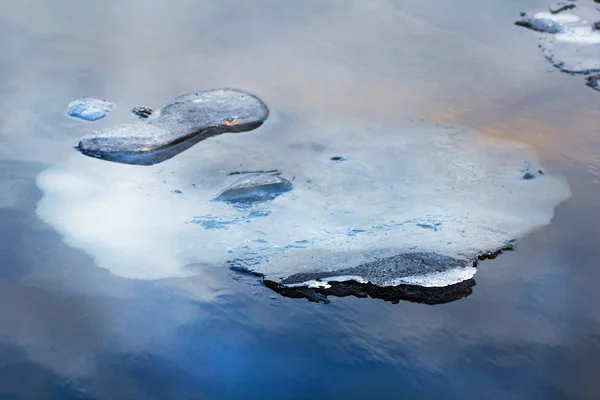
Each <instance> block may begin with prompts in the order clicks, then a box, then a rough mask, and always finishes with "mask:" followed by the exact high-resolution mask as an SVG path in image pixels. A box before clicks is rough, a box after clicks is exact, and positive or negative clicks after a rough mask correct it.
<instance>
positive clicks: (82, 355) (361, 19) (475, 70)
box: [0, 0, 600, 399]
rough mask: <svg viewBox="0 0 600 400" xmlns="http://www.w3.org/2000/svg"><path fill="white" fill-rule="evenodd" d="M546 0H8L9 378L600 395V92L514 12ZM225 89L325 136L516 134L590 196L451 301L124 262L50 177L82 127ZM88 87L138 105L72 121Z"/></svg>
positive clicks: (2, 301) (3, 310)
mask: <svg viewBox="0 0 600 400" xmlns="http://www.w3.org/2000/svg"><path fill="white" fill-rule="evenodd" d="M545 5H546V3H544V2H542V1H539V0H529V1H527V2H526V4H523V2H517V1H504V2H497V1H491V0H484V1H479V2H477V4H474V5H471V6H470V7H466V6H465V5H464V2H461V1H459V0H451V1H447V2H444V4H438V3H437V2H436V3H434V2H431V1H384V0H374V1H359V0H356V1H336V0H330V1H316V0H315V1H311V0H307V1H303V2H295V3H294V4H292V3H291V2H283V1H274V0H273V1H261V2H252V3H250V2H242V1H221V2H209V1H183V0H180V1H170V2H161V1H146V2H141V1H133V0H128V1H121V2H118V3H117V2H111V1H97V2H94V5H93V7H91V6H87V5H86V6H85V7H84V6H82V5H81V4H80V3H78V2H74V1H72V0H62V1H56V2H52V3H50V2H42V1H39V0H38V1H35V0H32V1H23V2H10V3H9V2H4V4H2V5H1V6H0V32H1V33H2V35H0V48H1V49H2V56H1V57H0V72H1V74H0V94H1V95H0V207H1V208H0V221H1V223H0V231H1V232H2V234H1V238H2V240H1V241H0V255H1V258H0V260H1V261H2V262H1V263H0V286H1V288H0V346H1V350H0V397H5V398H18V399H21V398H24V399H44V398H49V399H54V398H56V399H63V398H86V399H88V398H89V399H108V398H124V399H131V398H156V399H159V398H160V399H164V398H174V399H182V398H189V399H204V398H206V399H237V398H252V399H254V398H256V399H283V398H285V399H306V398H340V399H352V398H365V397H373V398H440V397H444V398H457V399H458V398H460V399H464V398H482V397H484V396H485V397H486V398H491V399H507V398H519V399H521V398H523V399H534V398H540V399H542V398H543V399H547V398H553V399H563V398H565V399H566V398H569V399H595V398H597V397H598V394H599V393H600V386H599V383H598V380H597V378H596V375H597V370H598V368H599V365H598V361H597V360H598V359H600V357H599V356H600V342H599V338H600V312H599V311H598V307H597V304H599V301H600V294H598V291H597V289H596V287H597V281H598V279H599V278H600V272H598V269H597V260H598V256H599V255H600V254H599V251H598V247H597V245H596V238H597V237H598V234H599V233H600V232H599V229H600V228H598V224H597V223H596V221H597V220H598V217H599V216H600V215H599V211H600V208H599V207H598V204H597V201H596V199H598V196H599V195H600V191H599V188H598V179H599V177H598V174H599V171H600V163H599V160H598V150H599V149H600V146H599V143H598V139H597V137H598V134H597V128H596V125H597V124H596V122H597V121H598V120H599V117H600V112H599V111H598V108H597V106H596V104H597V101H598V97H597V96H598V94H597V92H595V91H594V90H591V89H589V88H587V87H585V86H584V85H582V84H581V81H580V79H576V78H573V77H571V76H568V75H564V74H561V73H560V72H558V71H555V70H553V68H552V66H551V65H550V64H549V63H547V62H546V60H544V59H543V57H542V56H541V55H540V54H539V52H538V51H537V49H536V46H537V42H536V40H537V39H536V37H535V36H533V35H529V32H526V31H522V30H519V29H518V28H516V27H513V26H512V23H513V22H514V20H515V19H516V18H518V13H519V12H520V11H522V9H523V8H524V7H526V8H527V9H534V10H535V9H542V8H543V7H545ZM214 87H238V88H242V89H245V90H249V91H251V92H254V93H257V94H259V95H260V96H261V98H263V99H264V100H265V101H267V102H268V104H269V106H270V107H271V109H273V110H275V113H274V114H273V117H274V118H277V120H278V121H283V122H285V121H301V122H302V124H303V125H305V126H306V129H307V131H308V130H309V129H310V132H311V135H312V136H315V137H318V136H319V135H322V137H323V140H326V139H327V137H328V132H337V131H340V130H343V129H344V128H345V127H348V129H350V128H351V127H355V126H364V125H367V126H372V127H373V129H372V130H371V132H373V135H377V129H376V128H377V127H380V126H390V125H392V126H402V125H403V124H406V123H424V124H431V125H434V124H441V125H453V126H462V127H464V128H465V129H472V130H474V131H477V132H480V134H482V135H486V137H488V138H493V139H500V140H510V141H515V142H517V143H519V144H520V145H521V146H525V147H526V148H527V149H528V151H531V152H532V153H533V154H536V155H537V157H538V158H539V159H540V162H541V163H543V165H544V166H545V168H546V169H547V170H548V171H551V172H552V173H553V174H557V175H561V176H564V177H565V179H566V180H567V182H568V184H569V187H570V191H571V193H572V195H571V197H570V198H569V199H568V200H567V201H566V202H565V203H563V204H561V205H560V206H558V208H557V209H556V210H555V215H554V218H553V219H552V221H551V223H550V225H548V226H546V227H544V228H540V229H538V230H536V231H535V232H533V233H530V234H529V235H527V236H526V237H525V238H523V239H521V240H520V241H519V242H518V243H517V245H516V247H515V251H512V252H507V253H504V254H502V255H501V256H499V257H498V258H496V259H494V260H487V261H484V262H481V263H480V264H479V268H478V273H477V275H476V277H475V280H476V285H475V286H474V287H473V288H472V294H470V295H468V296H467V297H464V298H462V299H460V300H457V301H454V302H450V303H447V304H443V305H435V306H430V305H425V304H417V303H411V302H400V303H398V304H392V303H390V302H385V301H382V300H374V299H357V298H354V297H346V298H332V300H333V301H332V302H331V303H330V304H327V305H324V304H315V303H309V302H307V301H306V300H297V299H288V298H284V297H281V296H279V295H278V294H277V293H275V292H273V291H271V290H270V289H268V288H266V287H265V286H264V285H263V284H262V282H261V281H260V279H258V278H256V277H252V276H247V275H242V274H239V273H236V272H234V271H231V270H228V269H224V268H217V267H206V266H203V267H202V273H201V274H196V275H195V276H193V277H190V278H187V279H175V278H167V279H162V280H136V279H129V278H125V277H119V276H117V275H115V274H113V273H111V272H110V271H109V270H107V269H105V268H102V267H99V266H98V263H97V262H96V260H94V259H93V258H92V257H90V256H89V255H88V254H86V253H84V252H82V251H80V250H77V249H75V248H72V247H70V246H69V242H68V240H67V241H66V242H65V241H64V240H63V239H64V237H63V236H62V235H61V234H60V233H59V232H57V231H56V230H55V229H54V228H53V227H52V226H50V225H48V224H46V223H45V222H43V221H41V220H40V219H39V218H38V216H37V214H36V208H37V206H38V202H39V201H40V200H41V198H42V193H41V191H40V190H39V188H38V186H37V183H36V179H37V177H38V175H39V174H41V173H43V172H44V171H47V170H49V169H51V168H54V167H56V166H59V165H62V164H64V163H65V161H66V160H69V159H70V157H74V156H80V155H78V154H76V153H74V151H73V150H72V146H73V145H74V144H75V143H76V142H77V140H78V138H79V137H80V136H82V135H83V134H86V133H88V132H89V131H90V129H93V128H96V127H97V128H101V127H107V126H111V125H112V124H119V123H123V122H130V121H131V120H132V117H131V115H130V114H129V110H130V108H131V107H133V106H149V107H159V106H161V105H163V104H165V103H166V102H168V101H170V100H171V99H173V98H174V97H176V96H178V95H181V94H184V93H188V92H192V91H196V90H201V89H206V88H214ZM76 96H94V97H98V98H105V99H107V100H109V101H111V102H114V103H115V104H117V107H116V109H115V110H113V111H112V112H111V113H110V114H109V115H108V116H107V117H106V118H104V119H103V120H101V121H99V122H96V123H95V124H93V125H91V124H85V123H81V122H78V121H73V120H70V119H68V118H66V117H65V116H64V109H65V107H66V105H67V104H68V103H69V101H70V100H71V99H72V98H73V97H76ZM421 120H422V121H421ZM282 126H285V124H283V125H282ZM291 133H293V134H297V133H296V132H293V131H292V132H286V131H285V130H282V131H281V135H282V136H283V135H286V134H291ZM250 134H251V133H250ZM283 137H285V136H283ZM245 140H247V139H245ZM285 150H286V151H290V152H291V151H293V150H294V149H293V148H288V149H285ZM202 154H203V147H202V144H200V145H198V146H196V147H194V148H192V149H190V150H188V151H187V153H186V157H202ZM338 155H339V154H334V153H332V154H331V155H329V154H327V156H328V157H332V156H338ZM182 156H183V154H182ZM80 157H83V156H80ZM340 165H343V163H342V164H340ZM105 166H106V164H102V162H101V161H98V162H97V169H95V171H94V172H95V173H99V174H100V173H101V171H102V168H104V167H105ZM265 168H266V167H265ZM122 171H127V169H125V168H124V169H123V170H122ZM124 173H125V172H124ZM171 189H177V188H175V187H173V188H170V190H171ZM147 217H148V219H149V220H150V219H152V218H153V217H154V215H148V216H147ZM90 229H91V228H90ZM139 229H140V231H141V232H144V226H143V225H141V226H139ZM116 234H118V232H116V231H115V235H116ZM135 267H136V268H138V267H139V265H136V266H135Z"/></svg>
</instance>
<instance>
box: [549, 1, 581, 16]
mask: <svg viewBox="0 0 600 400" xmlns="http://www.w3.org/2000/svg"><path fill="white" fill-rule="evenodd" d="M575 7H577V6H576V5H575V4H572V3H570V4H567V3H556V4H553V5H551V6H548V11H550V13H551V14H558V13H560V12H563V11H567V10H572V9H573V8H575Z"/></svg>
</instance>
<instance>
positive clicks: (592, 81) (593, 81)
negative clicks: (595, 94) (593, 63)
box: [585, 74, 600, 91]
mask: <svg viewBox="0 0 600 400" xmlns="http://www.w3.org/2000/svg"><path fill="white" fill-rule="evenodd" d="M598 81H600V74H596V75H591V76H588V77H587V78H585V84H586V85H587V86H589V87H591V88H592V89H594V90H598V91H600V84H599V83H598Z"/></svg>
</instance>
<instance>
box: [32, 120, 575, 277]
mask: <svg viewBox="0 0 600 400" xmlns="http://www.w3.org/2000/svg"><path fill="white" fill-rule="evenodd" d="M267 125H268V124H267ZM336 156H337V157H343V159H344V161H338V162H334V161H332V160H331V158H332V157H336ZM525 159H527V160H529V162H530V163H531V164H527V163H524V160H525ZM525 165H534V166H535V171H537V169H538V168H539V166H538V165H537V164H536V162H535V160H533V159H532V158H531V157H530V155H529V154H527V153H525V152H524V151H523V149H522V148H521V147H519V146H518V145H515V144H510V143H504V142H498V141H494V140H491V139H488V138H485V137H483V136H481V135H478V134H474V133H468V132H465V131H463V130H460V129H454V128H443V127H437V126H435V127H433V126H432V127H424V126H420V125H408V126H402V127H385V126H375V125H370V126H368V127H359V126H356V125H346V126H344V127H343V128H340V126H339V125H327V124H325V123H323V122H321V123H318V124H316V125H315V127H312V128H310V127H290V126H283V124H282V123H281V124H277V126H275V127H273V128H271V129H269V127H268V126H267V127H264V128H262V129H259V130H257V131H255V132H252V133H241V134H228V135H222V136H220V137H217V138H212V139H209V140H206V141H204V142H202V143H201V144H199V145H196V146H195V147H193V148H192V149H190V150H188V151H186V152H184V153H182V154H180V155H178V156H176V157H174V158H173V159H171V160H169V161H167V162H164V163H162V164H159V165H154V166H149V167H140V166H131V165H123V164H116V163H110V162H105V161H101V160H95V159H93V158H89V157H84V156H82V155H80V154H73V156H71V157H70V158H69V159H67V160H66V161H65V162H63V163H61V164H60V165H56V166H54V167H51V168H49V169H48V170H46V171H44V172H43V173H41V174H40V175H39V177H38V186H39V187H40V189H41V190H42V192H43V197H42V199H41V200H40V202H39V204H38V209H37V212H38V215H39V216H40V217H41V218H42V219H43V220H45V221H47V222H48V223H49V224H51V225H52V226H54V227H55V228H56V229H57V230H58V231H60V232H61V233H62V235H63V236H64V239H65V241H66V242H67V243H68V244H69V245H71V246H73V247H76V248H79V249H82V250H83V251H85V252H87V253H88V254H90V255H91V256H93V257H94V259H95V260H96V263H97V264H98V265H99V266H101V267H104V268H106V269H108V270H110V271H111V272H112V273H114V274H116V275H120V276H124V277H129V278H139V279H159V278H168V277H182V276H189V275H193V274H201V273H202V268H200V267H202V266H204V265H222V264H224V263H228V262H233V263H234V264H235V265H237V266H243V267H246V268H248V269H251V270H254V271H256V272H259V273H262V274H265V276H266V277H267V278H269V279H271V280H275V281H280V280H281V279H285V278H286V277H289V276H290V275H294V274H302V273H306V274H311V273H320V274H321V275H320V276H326V277H329V278H328V279H329V280H331V279H333V278H335V277H336V271H339V270H342V269H344V268H349V267H353V266H357V265H361V264H364V263H369V262H373V261H375V260H377V259H380V258H382V257H390V256H394V255H397V254H399V253H404V252H437V253H438V254H445V255H448V256H451V257H457V258H463V259H464V258H465V257H473V256H474V255H476V254H478V253H482V252H486V251H489V250H495V249H497V248H499V247H502V246H504V245H505V243H506V242H507V241H508V240H511V239H514V238H518V237H520V236H521V235H523V234H525V233H527V232H529V231H531V230H532V229H536V228H538V227H541V226H544V225H547V224H549V223H550V220H551V218H552V216H553V213H554V207H555V206H556V205H558V204H559V203H560V202H562V201H564V200H565V199H567V198H568V197H569V195H570V192H569V188H568V185H567V184H566V183H565V181H564V180H563V179H561V178H559V177H556V176H554V175H552V174H551V173H548V171H546V173H545V174H544V175H541V174H540V175H538V176H536V177H535V178H534V179H523V176H524V172H523V171H524V168H525V167H524V166H525ZM527 168H529V167H527ZM271 169H278V170H280V171H281V172H282V176H283V177H285V178H287V179H289V180H293V184H294V188H293V190H292V191H290V192H287V193H285V194H282V195H280V196H279V197H277V198H275V199H274V200H272V201H268V202H264V203H260V204H254V205H251V206H243V207H242V206H233V205H230V204H227V203H223V202H215V201H211V200H212V199H213V198H214V197H215V196H216V195H217V194H218V193H219V192H220V191H221V190H222V189H223V188H225V187H227V186H228V185H229V184H230V183H231V182H233V181H234V180H236V179H238V178H239V175H234V176H229V175H227V173H230V172H235V171H243V170H271ZM329 273H331V274H330V275H329ZM473 273H474V269H471V268H461V269H460V270H459V271H458V272H457V271H453V270H450V272H448V273H447V274H445V275H444V274H442V273H440V274H434V275H433V276H430V275H431V274H429V275H428V276H427V277H424V278H423V277H406V276H404V275H396V276H394V274H388V275H386V274H385V272H383V273H381V274H379V275H378V276H379V277H378V278H377V279H376V280H375V279H372V282H373V283H375V284H378V285H390V284H398V283H413V284H420V285H424V286H445V285H448V284H452V283H456V282H457V281H459V280H464V279H465V278H466V279H468V278H470V277H471V276H472V274H473ZM324 274H325V275H324ZM457 274H458V275H457ZM339 275H348V274H347V273H346V274H341V273H340V274H339ZM400 276H402V278H401V279H398V278H399V277H400ZM457 276H458V278H457ZM309 279H310V278H309ZM361 279H362V278H361ZM415 282H418V283H415Z"/></svg>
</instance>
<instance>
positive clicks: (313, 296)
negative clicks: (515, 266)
mask: <svg viewBox="0 0 600 400" xmlns="http://www.w3.org/2000/svg"><path fill="white" fill-rule="evenodd" d="M264 283H265V286H266V287H268V288H269V289H271V290H273V291H275V292H277V293H279V294H280V295H282V296H284V297H290V298H294V299H307V300H308V301H311V302H324V303H329V299H328V298H327V297H328V296H335V297H347V296H354V297H359V298H366V297H371V298H373V299H381V300H384V301H389V302H391V303H394V304H396V303H398V302H400V301H402V300H404V301H410V302H414V303H423V304H431V305H433V304H445V303H450V302H452V301H456V300H460V299H462V298H464V297H467V296H469V295H470V294H471V293H473V287H474V286H475V280H474V279H468V280H466V281H462V282H460V283H457V284H455V285H449V286H444V287H423V286H415V285H398V286H389V287H379V286H375V285H373V284H371V283H358V282H355V281H345V282H329V285H330V287H328V288H307V287H288V286H284V285H281V284H279V283H276V282H273V281H269V280H265V281H264Z"/></svg>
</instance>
